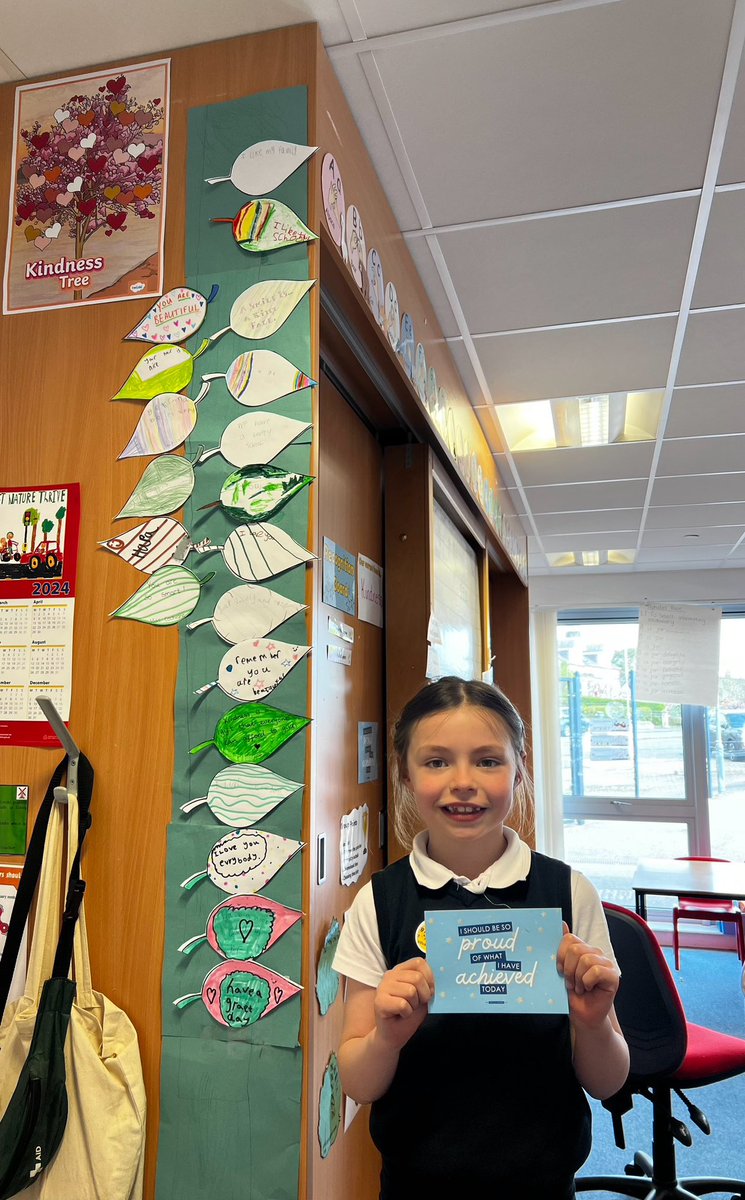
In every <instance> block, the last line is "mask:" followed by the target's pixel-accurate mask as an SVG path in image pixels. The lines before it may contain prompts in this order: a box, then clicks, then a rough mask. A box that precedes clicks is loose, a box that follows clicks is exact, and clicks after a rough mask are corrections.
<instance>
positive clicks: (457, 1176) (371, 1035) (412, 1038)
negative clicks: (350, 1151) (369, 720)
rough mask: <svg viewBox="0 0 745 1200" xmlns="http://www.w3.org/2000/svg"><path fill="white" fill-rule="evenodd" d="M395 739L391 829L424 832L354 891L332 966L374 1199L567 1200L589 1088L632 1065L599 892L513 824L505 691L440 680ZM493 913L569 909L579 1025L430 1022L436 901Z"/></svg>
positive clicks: (513, 1020)
mask: <svg viewBox="0 0 745 1200" xmlns="http://www.w3.org/2000/svg"><path fill="white" fill-rule="evenodd" d="M393 749H394V762H393V784H394V803H395V811H394V819H395V821H396V827H397V832H399V835H400V836H401V838H402V840H403V841H408V840H410V837H411V831H412V828H413V827H416V826H418V827H419V828H420V829H421V826H422V825H423V826H424V829H423V830H422V831H421V832H419V833H417V834H416V836H415V837H414V839H413V845H412V850H411V854H410V855H409V857H408V858H404V859H401V860H399V861H398V862H396V863H393V864H392V865H391V866H389V867H387V868H386V870H384V871H381V872H379V873H378V874H376V875H375V876H373V879H372V881H371V882H370V883H368V884H366V885H365V887H363V888H362V889H361V890H360V891H359V893H358V894H357V896H356V897H355V900H354V903H353V904H352V906H351V908H350V909H349V911H348V913H347V916H346V920H345V923H344V928H343V930H342V934H341V938H340V940H339V947H338V950H337V953H336V958H335V961H334V966H335V968H336V970H337V971H339V972H340V973H341V974H343V975H346V976H347V980H348V982H347V992H346V1002H345V1012H344V1029H343V1032H342V1042H341V1047H340V1050H339V1066H340V1070H341V1079H342V1084H343V1087H344V1090H345V1092H346V1093H347V1094H348V1095H350V1096H352V1097H353V1098H354V1099H355V1100H358V1101H359V1102H360V1103H368V1102H370V1101H372V1110H371V1114H370V1132H371V1134H372V1138H373V1141H374V1142H375V1144H376V1146H377V1147H378V1149H379V1150H380V1152H381V1154H382V1157H383V1168H382V1172H381V1192H380V1196H381V1200H411V1198H412V1197H413V1196H419V1195H421V1196H425V1197H427V1196H428V1197H430V1200H434V1198H435V1197H440V1196H453V1195H456V1194H458V1192H460V1191H461V1189H465V1188H478V1187H481V1188H483V1189H488V1191H487V1190H484V1192H483V1194H484V1195H485V1196H486V1195H488V1196H489V1197H490V1198H492V1200H568V1198H569V1197H571V1196H573V1195H574V1194H575V1192H574V1175H575V1172H576V1171H577V1169H578V1168H579V1167H580V1166H581V1164H582V1163H583V1162H584V1160H585V1158H586V1157H587V1155H588V1153H589V1149H590V1113H589V1107H588V1104H587V1100H586V1098H585V1095H584V1092H583V1090H582V1089H583V1088H584V1089H586V1090H587V1091H588V1092H590V1094H591V1095H593V1096H596V1097H599V1098H605V1097H607V1096H610V1095H612V1094H613V1093H614V1092H616V1091H618V1089H619V1088H620V1087H621V1085H622V1084H623V1082H624V1081H625V1079H626V1075H627V1073H628V1064H629V1059H628V1050H627V1047H626V1043H625V1041H624V1039H623V1036H622V1034H621V1031H620V1029H619V1026H618V1021H617V1019H616V1016H615V1013H614V1010H613V997H614V996H615V994H616V991H617V988H618V980H619V975H618V969H617V967H616V964H615V961H614V959H613V954H612V951H611V948H610V940H609V937H608V931H607V927H606V924H605V918H604V915H603V910H602V906H601V903H600V899H599V897H598V895H597V892H596V891H595V889H594V887H593V886H592V884H591V883H590V882H589V881H588V880H587V879H585V878H584V876H582V875H580V874H578V873H577V872H575V871H572V870H570V868H569V867H568V866H567V865H566V864H565V863H562V862H559V861H558V860H556V859H551V858H546V857H545V856H544V855H541V854H536V853H533V852H532V851H531V850H530V848H529V847H528V846H527V845H526V844H525V843H524V842H522V841H521V840H520V838H519V837H518V835H517V834H516V833H515V832H514V830H512V829H510V828H508V827H507V826H505V824H504V822H505V821H506V820H507V817H508V816H509V814H510V812H511V811H512V809H513V807H518V806H519V804H520V803H521V802H522V801H523V799H524V796H525V794H526V792H527V788H528V786H529V781H528V779H527V776H526V769H525V740H524V730H523V723H522V720H521V719H520V716H519V714H518V712H517V710H516V709H515V708H514V707H513V705H512V704H511V703H510V701H509V700H508V699H507V697H506V696H504V695H503V694H502V692H500V691H499V690H498V689H497V688H494V687H492V686H490V685H489V684H485V683H481V682H479V681H471V682H467V681H465V680H463V679H458V678H456V677H454V676H450V677H447V678H445V679H440V680H439V681H438V682H437V683H432V684H429V685H428V686H426V687H424V688H423V689H422V690H421V691H420V692H418V693H417V695H416V696H414V698H413V699H412V700H410V701H409V703H408V704H407V705H406V706H405V708H404V710H403V712H402V713H401V716H400V717H399V720H398V722H397V724H396V726H395V728H394V733H393ZM407 835H408V836H407ZM492 905H494V906H496V907H509V908H520V907H530V908H537V907H544V906H550V907H555V908H561V910H562V913H563V917H564V921H565V926H564V930H565V932H564V937H563V939H562V941H561V944H560V945H559V947H558V953H557V967H558V970H559V971H560V972H561V974H562V975H563V977H564V980H565V983H566V987H567V991H568V993H569V1018H568V1019H567V1018H566V1017H565V1016H555V1017H554V1016H542V1015H536V1016H532V1015H529V1014H525V1015H523V1014H520V1015H517V1016H512V1015H510V1014H507V1013H503V1014H499V1015H496V1014H493V1015H492V1014H472V1015H470V1014H469V1015H464V1016H462V1015H459V1014H443V1015H429V1014H428V1004H429V1001H430V1000H431V999H432V996H433V994H434V991H433V989H434V979H433V975H432V971H431V968H430V967H429V965H428V963H427V961H426V959H425V958H424V957H423V953H424V951H425V949H426V943H425V940H424V936H423V930H424V923H423V917H424V911H425V909H458V908H464V909H468V908H469V907H472V908H476V909H479V908H488V907H490V906H492ZM570 930H572V931H573V932H570Z"/></svg>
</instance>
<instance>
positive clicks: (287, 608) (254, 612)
mask: <svg viewBox="0 0 745 1200" xmlns="http://www.w3.org/2000/svg"><path fill="white" fill-rule="evenodd" d="M307 607H308V606H307V604H298V603H297V602H296V601H295V600H288V599H287V597H286V596H280V595H279V593H278V592H272V591H270V589H269V588H264V587H258V586H257V585H256V584H251V583H243V584H241V585H240V586H239V587H234V588H230V589H229V591H227V592H223V594H222V596H221V597H220V599H219V600H218V602H217V604H216V605H215V611H214V613H213V614H212V616H211V617H206V618H204V619H203V620H201V621H193V622H192V623H191V624H190V625H187V626H186V628H187V629H189V630H192V629H196V628H197V627H198V626H199V625H207V624H210V623H211V624H212V625H213V626H214V628H215V632H216V633H217V634H218V635H219V636H220V637H221V638H222V639H223V641H225V642H230V643H231V644H232V645H235V643H236V642H242V641H243V640H244V639H245V638H251V637H265V636H266V635H267V634H268V633H271V632H272V630H273V629H276V628H277V626H278V625H282V624H283V622H284V621H289V619H290V617H294V616H296V614H297V613H300V612H304V611H305V609H306V608H307Z"/></svg>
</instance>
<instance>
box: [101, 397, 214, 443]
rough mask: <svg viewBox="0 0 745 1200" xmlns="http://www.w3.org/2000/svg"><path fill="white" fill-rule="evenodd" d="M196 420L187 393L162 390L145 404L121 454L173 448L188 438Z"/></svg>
mask: <svg viewBox="0 0 745 1200" xmlns="http://www.w3.org/2000/svg"><path fill="white" fill-rule="evenodd" d="M196 423H197V406H196V404H195V403H194V401H193V400H191V399H190V398H189V397H188V396H181V395H179V393H178V392H164V393H163V394H162V395H159V396H155V397H154V399H152V400H150V401H149V402H148V403H147V405H146V406H145V408H144V410H143V413H142V416H141V417H140V419H139V421H138V422H137V428H136V429H135V431H134V433H133V434H132V437H131V438H130V440H129V442H128V443H127V445H126V446H125V447H124V449H123V450H122V452H121V454H120V455H119V457H120V458H140V457H142V456H143V455H147V454H162V453H163V451H165V450H174V449H175V448H176V446H180V445H181V443H182V442H183V441H184V440H185V439H186V438H188V436H189V434H190V433H191V431H192V429H193V428H194V426H195V425H196Z"/></svg>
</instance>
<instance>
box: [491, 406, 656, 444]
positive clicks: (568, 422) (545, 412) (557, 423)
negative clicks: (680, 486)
mask: <svg viewBox="0 0 745 1200" xmlns="http://www.w3.org/2000/svg"><path fill="white" fill-rule="evenodd" d="M663 396H664V393H663V392H662V391H661V390H660V391H650V392H609V393H605V394H602V395H592V396H563V397H560V398H558V399H554V400H527V401H524V402H521V403H517V404H499V405H497V406H496V413H497V417H498V418H499V423H500V425H501V427H502V432H503V434H504V437H505V440H506V442H507V445H508V447H509V449H510V451H511V453H513V454H519V453H522V452H527V451H529V450H556V449H561V448H564V447H574V448H577V447H582V446H606V445H609V444H612V443H616V442H645V441H652V440H653V439H654V438H655V437H656V436H657V426H658V424H659V419H660V412H661V410H662V399H663Z"/></svg>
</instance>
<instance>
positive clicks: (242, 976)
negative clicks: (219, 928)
mask: <svg viewBox="0 0 745 1200" xmlns="http://www.w3.org/2000/svg"><path fill="white" fill-rule="evenodd" d="M302 990H303V989H302V988H301V987H300V985H299V984H297V983H293V982H292V980H291V979H285V977H284V975H278V974H277V972H276V971H270V970H269V969H268V968H267V967H263V966H261V964H260V963H256V962H251V963H242V962H236V961H234V960H233V959H228V960H227V961H226V962H223V963H220V964H219V966H217V967H213V969H212V970H211V971H210V973H209V975H208V976H207V978H206V979H205V981H204V983H203V984H202V990H201V992H197V993H196V994H191V995H188V996H179V998H178V999H177V1000H174V1002H173V1003H174V1005H175V1007H176V1008H186V1006H187V1005H188V1004H192V1003H193V1002H194V1001H195V1000H199V999H200V998H201V999H202V1000H203V1001H204V1004H205V1007H206V1009H207V1012H208V1013H209V1014H210V1016H211V1017H214V1018H215V1020H216V1021H219V1022H220V1024H221V1025H228V1026H229V1027H230V1028H231V1029H245V1028H246V1026H247V1025H253V1023H254V1021H258V1020H260V1019H261V1017H265V1016H267V1014H268V1013H270V1012H272V1011H273V1009H275V1008H278V1007H279V1005H280V1004H283V1003H284V1001H285V1000H290V999H291V997H292V996H296V995H297V994H298V992H301V991H302Z"/></svg>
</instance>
